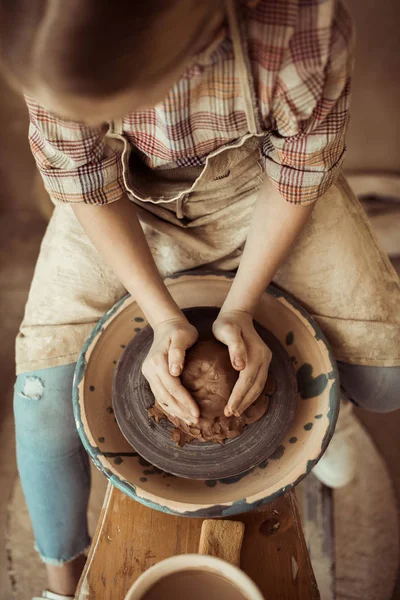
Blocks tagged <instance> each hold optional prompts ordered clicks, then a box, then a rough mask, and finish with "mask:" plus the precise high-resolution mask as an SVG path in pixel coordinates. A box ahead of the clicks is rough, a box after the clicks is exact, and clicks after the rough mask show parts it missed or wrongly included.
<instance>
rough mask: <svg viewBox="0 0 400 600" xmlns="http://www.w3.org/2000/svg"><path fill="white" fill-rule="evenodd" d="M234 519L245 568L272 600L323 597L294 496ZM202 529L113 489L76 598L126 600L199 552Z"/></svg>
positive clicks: (192, 521) (199, 524) (196, 523)
mask: <svg viewBox="0 0 400 600" xmlns="http://www.w3.org/2000/svg"><path fill="white" fill-rule="evenodd" d="M232 520H235V521H240V522H242V523H244V525H245V533H244V538H243V545H242V552H241V568H242V569H243V571H245V572H246V573H247V574H248V575H249V576H250V577H251V578H252V579H253V581H254V582H255V583H256V584H257V585H258V587H259V588H260V590H261V592H262V593H263V594H264V595H265V596H266V597H268V598H273V599H275V598H276V599H279V600H317V599H318V598H319V593H318V589H317V585H316V582H315V577H314V574H313V570H312V567H311V562H310V558H309V556H308V552H307V547H306V543H305V540H304V536H303V531H302V528H301V524H300V517H299V512H298V508H297V501H296V496H295V494H294V492H293V491H290V492H288V493H287V494H285V495H284V496H281V497H280V498H278V499H277V500H275V501H274V502H272V503H270V504H268V505H266V506H265V507H263V508H261V509H259V510H256V511H253V512H250V513H245V514H243V515H236V516H235V517H232ZM201 527H202V520H201V519H189V518H184V517H174V516H171V515H166V514H164V513H161V512H158V511H154V510H151V509H149V508H146V507H145V506H143V505H141V504H139V503H138V502H135V501H133V500H131V499H130V498H128V497H127V496H126V495H125V494H123V493H122V492H120V491H119V490H117V489H116V488H112V487H110V486H109V488H108V490H107V494H106V497H105V501H104V506H103V509H102V512H101V515H100V519H99V523H98V526H97V531H96V534H95V536H94V539H93V543H92V547H91V550H90V552H89V556H88V561H87V564H86V567H85V570H84V572H83V574H82V578H81V581H80V583H79V586H78V589H77V592H76V596H75V597H76V599H77V600H98V599H99V598H101V600H123V599H124V597H125V594H126V593H127V591H128V590H129V588H130V586H131V585H132V584H133V582H134V581H135V580H136V579H137V578H138V577H139V576H140V575H141V573H143V571H145V570H146V569H148V568H149V567H151V566H152V565H154V564H155V563H157V562H159V561H160V560H163V559H164V558H168V557H170V556H174V555H176V554H183V553H192V552H197V551H198V547H199V541H200V533H201Z"/></svg>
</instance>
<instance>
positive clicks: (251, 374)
mask: <svg viewBox="0 0 400 600" xmlns="http://www.w3.org/2000/svg"><path fill="white" fill-rule="evenodd" d="M259 369H260V365H258V367H257V368H256V369H254V368H253V369H245V370H244V371H241V372H240V374H239V378H238V380H237V382H236V383H235V385H234V388H233V390H232V393H231V395H230V398H229V401H228V404H227V405H226V407H225V411H224V413H225V416H227V417H230V416H232V415H236V416H239V413H238V412H237V409H238V407H239V406H240V404H241V402H242V400H243V399H244V397H245V396H246V394H247V392H248V391H249V390H250V389H251V388H252V387H253V385H254V382H255V381H256V378H257V375H258V371H259Z"/></svg>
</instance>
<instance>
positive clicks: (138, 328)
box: [134, 327, 142, 333]
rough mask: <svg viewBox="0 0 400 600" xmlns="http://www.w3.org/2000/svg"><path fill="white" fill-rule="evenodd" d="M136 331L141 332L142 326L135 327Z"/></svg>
mask: <svg viewBox="0 0 400 600" xmlns="http://www.w3.org/2000/svg"><path fill="white" fill-rule="evenodd" d="M134 331H135V332H136V333H139V331H142V330H141V329H140V327H135V329H134Z"/></svg>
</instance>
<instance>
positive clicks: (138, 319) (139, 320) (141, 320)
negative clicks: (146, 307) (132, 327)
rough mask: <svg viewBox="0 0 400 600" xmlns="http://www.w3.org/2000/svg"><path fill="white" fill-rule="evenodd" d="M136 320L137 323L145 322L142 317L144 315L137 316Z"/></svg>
mask: <svg viewBox="0 0 400 600" xmlns="http://www.w3.org/2000/svg"><path fill="white" fill-rule="evenodd" d="M135 321H136V323H143V322H144V319H142V317H135Z"/></svg>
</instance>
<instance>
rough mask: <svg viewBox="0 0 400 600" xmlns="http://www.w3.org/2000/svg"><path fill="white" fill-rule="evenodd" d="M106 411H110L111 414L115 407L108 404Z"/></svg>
mask: <svg viewBox="0 0 400 600" xmlns="http://www.w3.org/2000/svg"><path fill="white" fill-rule="evenodd" d="M106 411H107V412H108V413H109V414H110V415H112V414H113V412H114V411H113V407H112V406H107V408H106Z"/></svg>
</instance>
